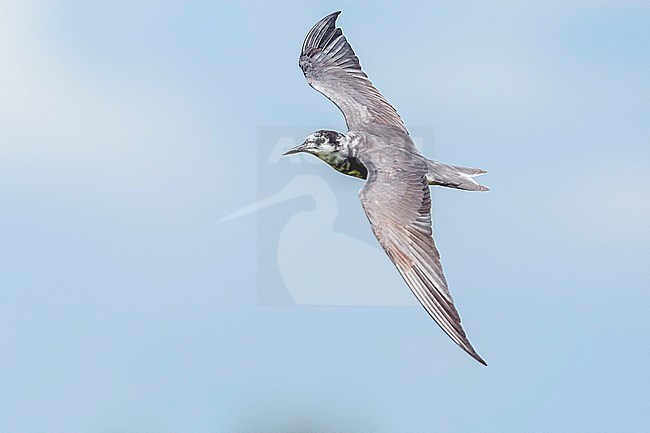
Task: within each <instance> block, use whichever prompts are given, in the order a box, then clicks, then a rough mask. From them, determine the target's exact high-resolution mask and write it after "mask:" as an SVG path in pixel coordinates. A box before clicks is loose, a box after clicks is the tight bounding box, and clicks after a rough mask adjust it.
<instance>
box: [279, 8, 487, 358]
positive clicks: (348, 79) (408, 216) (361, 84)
mask: <svg viewBox="0 0 650 433" xmlns="http://www.w3.org/2000/svg"><path fill="white" fill-rule="evenodd" d="M339 14H340V12H334V13H332V14H330V15H328V16H326V17H325V18H323V19H322V20H320V21H319V22H318V23H316V24H315V25H314V27H313V28H312V29H311V30H310V32H309V33H308V34H307V36H306V38H305V41H304V43H303V46H302V51H301V55H300V60H299V65H300V67H301V69H302V70H303V73H304V75H305V78H306V79H307V82H308V83H309V85H310V86H312V87H313V88H314V89H316V90H318V91H319V92H320V93H322V94H323V95H325V96H326V97H327V98H328V99H330V100H331V101H332V102H334V104H336V105H337V106H338V107H339V109H340V110H341V111H342V112H343V115H344V116H345V121H346V123H347V126H348V132H347V134H341V133H338V132H334V131H317V132H316V133H314V134H312V135H310V136H308V137H307V139H306V140H305V142H304V143H303V144H302V145H300V146H298V147H296V148H294V149H291V150H290V151H288V152H287V153H286V154H292V153H297V152H307V153H311V154H314V155H315V156H317V157H319V158H320V159H322V160H323V161H325V162H326V163H328V164H329V165H330V166H332V167H333V168H334V169H336V170H337V171H340V172H342V173H344V174H347V175H350V176H355V177H361V178H364V179H366V182H365V184H364V186H363V188H362V189H361V191H360V192H359V197H360V199H361V204H362V206H363V209H364V211H365V212H366V215H367V217H368V220H369V221H370V225H371V227H372V230H373V232H374V234H375V236H376V237H377V240H378V241H379V243H380V245H381V246H382V247H383V249H384V251H386V254H387V255H388V256H389V257H390V259H391V260H392V261H393V263H394V264H395V266H396V267H397V270H398V271H399V273H400V274H401V275H402V277H403V278H404V280H405V281H406V283H407V285H408V286H409V288H410V289H411V291H412V292H413V293H414V294H415V296H416V297H417V299H418V300H419V301H420V303H421V304H422V305H423V306H424V308H425V309H426V311H427V312H428V313H429V315H430V316H431V317H432V318H433V319H434V320H435V321H436V323H438V325H439V326H440V327H441V328H442V329H443V330H444V331H445V332H446V333H447V335H449V337H451V339H452V340H453V341H454V342H455V343H456V344H458V345H459V346H460V347H461V348H462V349H464V350H465V351H466V352H467V353H469V354H470V355H471V356H472V357H474V358H475V359H476V360H477V361H479V362H480V363H482V364H484V365H487V364H486V363H485V361H484V360H483V359H482V358H481V357H480V356H479V355H478V354H477V353H476V351H475V350H474V348H473V347H472V345H471V344H470V342H469V340H468V339H467V337H466V335H465V331H464V330H463V328H462V326H461V320H460V316H459V315H458V311H457V310H456V308H455V307H454V301H453V298H452V297H451V294H450V293H449V288H448V286H447V280H446V279H445V276H444V273H443V270H442V265H441V263H440V254H439V253H438V250H437V248H436V245H435V243H434V241H433V237H432V235H433V233H432V230H431V195H430V191H429V185H440V186H446V187H451V188H457V189H465V190H470V191H485V190H487V188H486V187H484V186H482V185H479V184H478V183H476V182H475V181H474V179H473V177H475V176H478V175H481V174H484V173H485V171H484V170H481V169H476V168H467V167H458V166H453V165H448V164H443V163H440V162H437V161H432V160H429V159H427V158H425V157H424V156H422V155H421V154H420V152H419V151H418V150H417V149H416V147H415V145H414V144H413V141H412V140H411V138H410V137H409V134H408V131H407V130H406V128H405V126H404V123H403V122H402V119H401V118H400V116H399V115H398V114H397V111H396V110H395V109H394V108H393V107H392V106H391V105H390V104H389V103H388V102H387V101H386V100H385V99H384V97H383V96H382V95H381V94H380V93H379V91H377V89H376V88H375V87H374V86H373V85H372V83H371V82H370V80H369V79H368V76H367V75H366V74H365V73H364V72H363V71H362V70H361V66H360V64H359V59H358V58H357V56H356V55H355V53H354V51H353V50H352V47H351V46H350V44H349V43H348V41H347V39H346V38H345V36H343V33H342V31H341V29H339V28H337V27H336V19H337V17H338V15H339Z"/></svg>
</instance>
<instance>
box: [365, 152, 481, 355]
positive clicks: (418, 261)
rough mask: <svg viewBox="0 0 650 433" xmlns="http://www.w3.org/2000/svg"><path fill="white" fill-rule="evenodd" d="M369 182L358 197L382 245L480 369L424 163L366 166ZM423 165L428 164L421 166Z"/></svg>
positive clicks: (445, 329) (417, 292)
mask: <svg viewBox="0 0 650 433" xmlns="http://www.w3.org/2000/svg"><path fill="white" fill-rule="evenodd" d="M364 164H365V165H366V166H367V168H368V180H367V181H366V183H365V185H364V187H363V188H362V189H361V191H360V193H359V197H360V198H361V204H362V205H363V209H364V210H365V212H366V215H367V216H368V220H369V221H370V225H371V226H372V231H373V232H374V233H375V236H376V237H377V240H378V241H379V243H380V244H381V246H382V247H383V248H384V251H386V254H388V257H390V259H391V260H392V261H393V263H394V264H395V266H396V267H397V270H398V271H399V273H400V274H401V275H402V277H403V278H404V280H405V281H406V283H407V284H408V286H409V288H410V289H411V291H412V292H413V293H414V294H415V296H416V297H417V299H418V301H420V303H421V304H422V306H424V308H425V309H426V310H427V312H428V313H429V315H430V316H431V317H432V318H433V319H434V320H435V321H436V322H437V323H438V325H440V327H441V328H442V329H443V331H445V332H446V333H447V335H449V337H451V339H452V340H454V342H456V344H458V345H459V346H460V347H461V348H462V349H463V350H465V351H466V352H467V353H469V354H470V355H471V356H472V357H473V358H474V359H476V360H477V361H478V362H480V363H481V364H484V365H487V364H486V363H485V361H484V360H483V359H482V358H481V357H480V356H479V355H478V354H477V353H476V351H475V350H474V348H473V347H472V345H471V344H470V342H469V340H468V339H467V337H466V336H465V331H464V330H463V328H462V326H461V324H460V316H459V315H458V311H456V308H455V307H454V301H453V299H452V297H451V294H450V293H449V289H448V288H447V280H446V279H445V275H444V274H443V272H442V265H441V263H440V254H439V253H438V249H437V248H436V245H435V243H434V242H433V237H432V235H433V232H432V230H431V195H430V192H429V186H428V185H427V180H426V177H425V174H426V167H425V166H424V163H422V162H420V161H416V160H412V161H409V162H406V163H404V162H402V163H401V165H400V166H399V167H395V166H393V167H390V168H389V169H381V168H378V167H373V166H372V164H369V163H368V162H367V161H364ZM420 164H421V165H423V166H422V167H420Z"/></svg>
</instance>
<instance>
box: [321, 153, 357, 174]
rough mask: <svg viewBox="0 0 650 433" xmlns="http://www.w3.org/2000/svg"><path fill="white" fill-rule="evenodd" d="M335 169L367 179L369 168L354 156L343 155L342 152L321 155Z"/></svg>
mask: <svg viewBox="0 0 650 433" xmlns="http://www.w3.org/2000/svg"><path fill="white" fill-rule="evenodd" d="M319 157H320V158H321V159H322V160H323V161H325V162H326V163H327V164H329V165H330V166H331V167H332V168H333V169H334V170H336V171H338V172H340V173H343V174H347V175H348V176H353V177H358V178H360V179H365V178H366V177H368V170H367V169H366V167H365V166H364V165H363V164H361V162H360V161H359V160H358V159H357V158H355V157H353V156H347V157H345V156H341V155H340V154H329V155H319Z"/></svg>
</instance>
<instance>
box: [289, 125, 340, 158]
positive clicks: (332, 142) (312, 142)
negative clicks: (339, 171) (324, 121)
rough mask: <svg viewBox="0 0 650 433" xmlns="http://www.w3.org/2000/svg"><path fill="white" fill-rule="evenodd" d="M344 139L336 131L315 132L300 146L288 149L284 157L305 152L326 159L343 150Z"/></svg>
mask: <svg viewBox="0 0 650 433" xmlns="http://www.w3.org/2000/svg"><path fill="white" fill-rule="evenodd" d="M344 137H345V136H344V135H343V134H341V133H339V132H336V131H325V130H320V131H316V132H314V133H313V134H309V135H308V136H307V138H305V141H304V142H303V143H302V144H301V145H300V146H296V147H294V148H293V149H289V150H288V151H286V152H285V153H284V155H293V154H294V153H300V152H305V153H311V154H312V155H316V156H318V157H319V158H321V159H325V158H323V157H328V156H331V155H333V154H336V153H339V152H341V151H343V150H344V148H345V146H344V145H343V138H344Z"/></svg>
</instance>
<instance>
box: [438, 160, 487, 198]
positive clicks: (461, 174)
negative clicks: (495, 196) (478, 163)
mask: <svg viewBox="0 0 650 433" xmlns="http://www.w3.org/2000/svg"><path fill="white" fill-rule="evenodd" d="M427 165H428V166H429V172H428V173H427V180H428V181H429V185H440V186H446V187H447V188H456V189H464V190H467V191H489V188H488V187H486V186H483V185H479V184H478V183H477V182H476V181H475V180H474V179H473V178H474V177H476V176H480V175H482V174H485V173H487V172H486V171H485V170H481V169H480V168H470V167H458V166H456V165H448V164H443V163H441V162H437V161H431V160H427Z"/></svg>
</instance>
